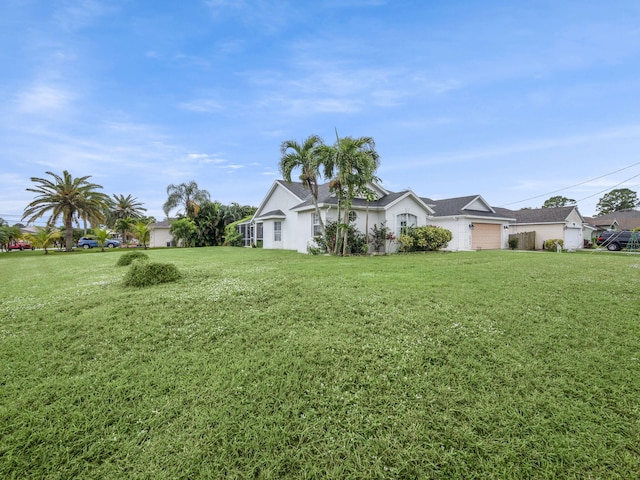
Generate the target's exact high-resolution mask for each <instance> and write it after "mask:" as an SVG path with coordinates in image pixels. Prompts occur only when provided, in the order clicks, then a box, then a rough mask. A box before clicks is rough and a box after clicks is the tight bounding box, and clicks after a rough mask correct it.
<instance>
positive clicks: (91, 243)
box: [78, 237, 120, 249]
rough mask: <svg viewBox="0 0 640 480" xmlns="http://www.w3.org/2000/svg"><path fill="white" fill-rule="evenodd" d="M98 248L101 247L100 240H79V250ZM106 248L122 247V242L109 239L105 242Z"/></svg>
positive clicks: (91, 238) (84, 238)
mask: <svg viewBox="0 0 640 480" xmlns="http://www.w3.org/2000/svg"><path fill="white" fill-rule="evenodd" d="M97 246H99V245H98V240H96V239H95V238H93V237H81V238H80V240H78V248H84V249H87V248H93V247H97ZM104 246H105V247H107V248H115V247H119V246H120V242H119V241H118V240H115V239H113V238H109V239H108V240H107V241H105V242H104Z"/></svg>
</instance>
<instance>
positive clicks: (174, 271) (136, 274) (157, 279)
mask: <svg viewBox="0 0 640 480" xmlns="http://www.w3.org/2000/svg"><path fill="white" fill-rule="evenodd" d="M179 278H180V272H179V271H178V267H176V266H175V265H174V264H173V263H158V262H146V261H141V260H137V261H135V262H133V263H132V264H131V267H129V270H128V271H127V273H126V275H125V276H124V284H125V285H126V286H127V287H147V286H150V285H157V284H159V283H167V282H174V281H176V280H178V279H179Z"/></svg>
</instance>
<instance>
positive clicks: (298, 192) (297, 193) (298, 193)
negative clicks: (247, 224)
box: [253, 180, 309, 218]
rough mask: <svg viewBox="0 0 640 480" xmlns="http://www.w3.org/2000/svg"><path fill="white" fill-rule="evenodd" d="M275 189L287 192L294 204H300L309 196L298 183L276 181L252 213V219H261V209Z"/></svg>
mask: <svg viewBox="0 0 640 480" xmlns="http://www.w3.org/2000/svg"><path fill="white" fill-rule="evenodd" d="M277 188H282V189H284V190H285V191H286V192H288V193H289V194H290V195H291V196H292V199H293V201H294V202H295V201H298V202H301V201H302V200H303V199H304V198H305V197H307V196H308V195H309V191H308V190H306V189H305V188H304V186H303V185H302V183H300V182H285V181H284V180H276V181H275V182H273V184H272V185H271V188H270V189H269V191H268V192H267V194H266V195H265V197H264V198H263V199H262V203H261V204H260V206H258V209H257V210H256V212H255V213H254V215H253V218H258V217H262V216H263V215H264V213H262V209H263V208H264V207H265V205H266V204H267V202H268V201H269V199H270V198H271V195H273V192H275V191H276V189H277Z"/></svg>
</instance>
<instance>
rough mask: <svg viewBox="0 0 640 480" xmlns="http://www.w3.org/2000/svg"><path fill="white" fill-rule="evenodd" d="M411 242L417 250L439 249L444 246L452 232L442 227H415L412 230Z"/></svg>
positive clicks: (449, 239)
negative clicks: (412, 239)
mask: <svg viewBox="0 0 640 480" xmlns="http://www.w3.org/2000/svg"><path fill="white" fill-rule="evenodd" d="M413 235H414V241H413V244H414V246H415V247H416V249H417V250H424V251H428V250H433V251H435V250H440V249H441V248H443V247H446V246H447V244H448V243H449V242H450V241H451V239H452V238H453V234H452V233H451V232H450V231H449V230H447V229H446V228H442V227H435V226H426V227H416V228H415V229H414V230H413Z"/></svg>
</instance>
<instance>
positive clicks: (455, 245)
mask: <svg viewBox="0 0 640 480" xmlns="http://www.w3.org/2000/svg"><path fill="white" fill-rule="evenodd" d="M469 223H470V221H469V219H468V218H465V217H458V218H456V219H455V220H454V219H453V218H442V219H438V218H431V219H430V222H429V225H435V226H437V227H442V228H446V229H447V230H449V231H450V232H451V235H452V238H451V241H450V242H449V243H448V244H447V246H446V247H444V248H443V250H447V251H466V250H471V230H469Z"/></svg>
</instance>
